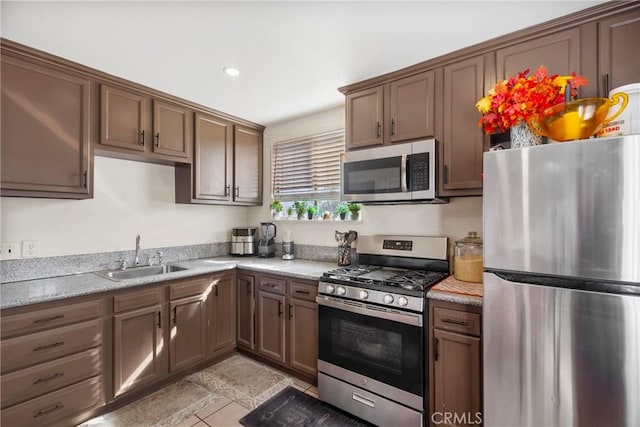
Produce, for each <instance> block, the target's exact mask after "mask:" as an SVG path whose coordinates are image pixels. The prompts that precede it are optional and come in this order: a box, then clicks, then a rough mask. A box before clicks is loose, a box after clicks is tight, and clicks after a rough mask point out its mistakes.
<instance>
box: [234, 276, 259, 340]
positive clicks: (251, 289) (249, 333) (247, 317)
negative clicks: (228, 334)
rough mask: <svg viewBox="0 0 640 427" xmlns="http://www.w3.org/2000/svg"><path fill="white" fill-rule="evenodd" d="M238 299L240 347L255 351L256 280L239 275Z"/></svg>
mask: <svg viewBox="0 0 640 427" xmlns="http://www.w3.org/2000/svg"><path fill="white" fill-rule="evenodd" d="M236 282H237V286H236V292H237V297H238V307H237V308H238V322H237V323H238V338H237V341H238V346H240V347H244V348H246V349H248V350H255V346H256V333H255V324H256V323H255V320H256V319H255V298H254V295H255V278H254V277H253V276H248V275H246V274H238V278H237V280H236Z"/></svg>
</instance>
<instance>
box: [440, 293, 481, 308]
mask: <svg viewBox="0 0 640 427" xmlns="http://www.w3.org/2000/svg"><path fill="white" fill-rule="evenodd" d="M427 298H429V299H434V300H439V301H447V302H453V303H457V304H465V305H475V306H477V307H482V297H476V296H472V295H461V294H455V293H453V292H444V291H434V290H431V291H429V292H427Z"/></svg>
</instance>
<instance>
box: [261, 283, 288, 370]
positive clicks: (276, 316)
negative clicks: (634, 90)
mask: <svg viewBox="0 0 640 427" xmlns="http://www.w3.org/2000/svg"><path fill="white" fill-rule="evenodd" d="M285 303H286V297H285V296H284V295H277V294H272V293H270V292H265V291H260V292H259V293H258V325H259V326H258V353H260V354H261V355H262V356H265V357H268V358H269V359H273V360H275V361H276V362H280V363H283V364H284V363H286V361H287V359H286V355H287V341H286V337H287V335H286V327H287V322H286V321H287V318H286V317H285V313H284V308H285Z"/></svg>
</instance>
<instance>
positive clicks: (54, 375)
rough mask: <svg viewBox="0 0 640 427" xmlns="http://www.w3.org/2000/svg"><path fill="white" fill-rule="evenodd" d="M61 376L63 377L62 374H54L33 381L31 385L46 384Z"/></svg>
mask: <svg viewBox="0 0 640 427" xmlns="http://www.w3.org/2000/svg"><path fill="white" fill-rule="evenodd" d="M63 376H64V373H63V372H56V373H55V374H53V375H49V376H48V377H42V378H38V379H37V380H35V381H34V382H33V385H36V384H40V383H46V382H47V381H51V380H55V379H56V378H60V377H63Z"/></svg>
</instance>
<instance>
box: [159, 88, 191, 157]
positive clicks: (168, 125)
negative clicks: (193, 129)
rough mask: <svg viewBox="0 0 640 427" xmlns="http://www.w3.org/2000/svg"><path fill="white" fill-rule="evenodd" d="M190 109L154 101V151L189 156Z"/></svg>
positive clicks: (175, 155) (169, 154) (176, 155)
mask: <svg viewBox="0 0 640 427" xmlns="http://www.w3.org/2000/svg"><path fill="white" fill-rule="evenodd" d="M189 114H190V112H189V110H188V109H187V108H184V107H181V106H179V105H176V104H170V103H168V102H162V101H158V100H154V101H153V152H154V153H158V154H166V155H168V156H173V157H189V151H190V150H189V147H190V145H191V139H190V138H189Z"/></svg>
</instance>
